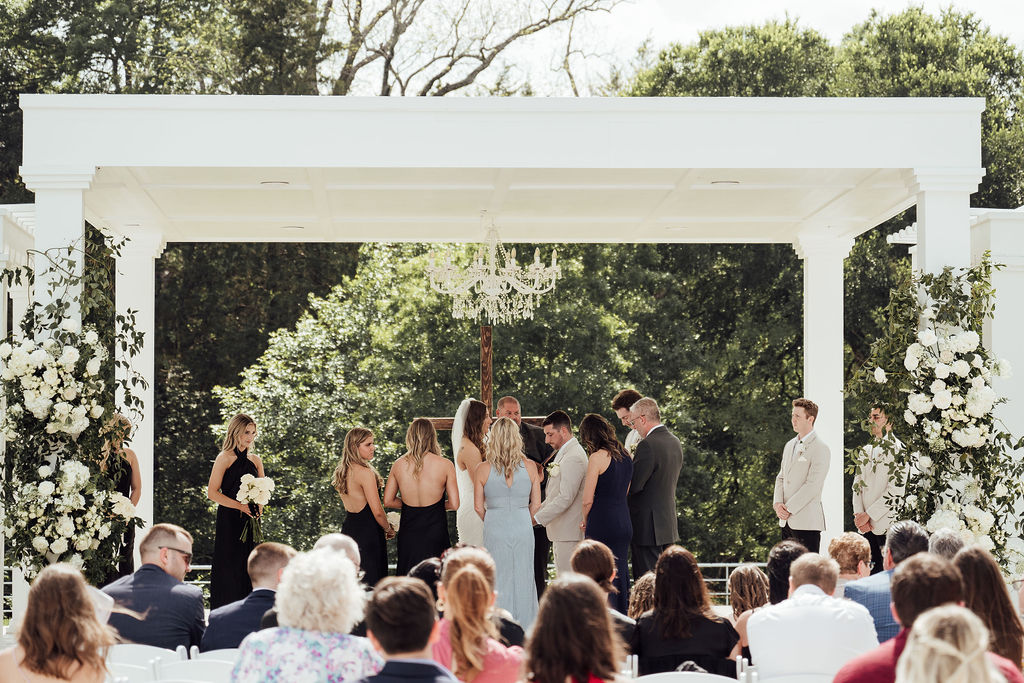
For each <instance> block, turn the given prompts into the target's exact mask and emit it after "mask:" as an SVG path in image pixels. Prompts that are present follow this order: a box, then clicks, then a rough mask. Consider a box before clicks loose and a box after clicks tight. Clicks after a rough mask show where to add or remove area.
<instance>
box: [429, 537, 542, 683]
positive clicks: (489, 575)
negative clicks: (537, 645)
mask: <svg viewBox="0 0 1024 683" xmlns="http://www.w3.org/2000/svg"><path fill="white" fill-rule="evenodd" d="M494 574H495V570H494V560H493V559H492V558H491V556H490V555H488V554H487V552H486V551H485V550H483V549H481V548H472V547H465V548H458V549H456V550H453V551H451V552H450V553H448V554H447V555H446V556H445V558H444V561H443V564H442V567H441V583H440V584H439V585H438V587H437V594H438V606H439V608H441V610H442V612H443V613H444V617H443V618H442V619H441V621H440V623H439V625H438V639H437V641H436V642H435V643H434V645H433V654H434V661H436V662H437V663H438V664H440V665H441V666H444V667H445V668H447V669H448V670H450V671H451V672H452V673H454V674H455V677H456V678H458V679H459V680H460V681H466V682H467V683H469V682H470V681H472V683H513V681H516V680H518V679H519V664H520V662H521V661H522V659H523V649H522V648H521V647H517V646H512V647H505V646H504V645H502V644H501V643H500V642H498V630H497V628H496V627H495V624H494V620H493V615H492V611H493V609H494V599H495V594H494Z"/></svg>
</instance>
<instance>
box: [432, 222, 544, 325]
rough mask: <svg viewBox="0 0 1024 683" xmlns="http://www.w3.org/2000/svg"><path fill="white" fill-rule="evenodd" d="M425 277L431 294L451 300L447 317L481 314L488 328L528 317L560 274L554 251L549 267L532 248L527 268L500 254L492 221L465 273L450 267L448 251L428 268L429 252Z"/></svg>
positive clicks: (513, 254)
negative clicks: (438, 294)
mask: <svg viewBox="0 0 1024 683" xmlns="http://www.w3.org/2000/svg"><path fill="white" fill-rule="evenodd" d="M485 248H486V254H485V251H484V250H485ZM499 255H500V259H499ZM427 275H428V276H430V287H431V289H433V290H434V291H435V292H439V293H441V294H447V295H449V296H451V297H453V301H452V317H454V318H457V319H458V318H474V319H477V320H479V319H480V316H481V315H486V316H487V318H488V319H489V320H490V321H491V322H492V323H508V322H511V321H513V320H516V319H520V318H533V309H534V308H535V307H536V306H537V305H538V304H539V303H540V295H541V294H546V293H547V292H550V291H551V290H552V289H554V288H555V281H556V280H558V278H559V276H560V275H561V270H560V269H559V267H558V261H557V255H556V252H555V250H552V251H551V265H550V266H545V265H544V264H543V263H541V262H540V249H537V250H535V251H534V254H533V263H531V264H530V265H529V266H526V267H520V266H519V264H518V263H516V250H515V249H513V250H512V251H511V252H506V251H505V247H503V246H502V244H501V238H500V237H498V230H497V229H496V228H495V227H494V222H493V221H488V230H487V240H486V242H485V243H484V245H482V246H481V248H480V249H479V250H477V253H476V256H475V257H474V258H473V262H472V264H471V265H470V266H469V267H468V268H466V269H462V268H459V267H458V266H456V265H454V264H453V263H452V255H451V252H450V251H449V252H448V253H447V254H445V257H444V262H443V263H442V264H440V265H434V255H433V253H431V255H430V265H429V266H427Z"/></svg>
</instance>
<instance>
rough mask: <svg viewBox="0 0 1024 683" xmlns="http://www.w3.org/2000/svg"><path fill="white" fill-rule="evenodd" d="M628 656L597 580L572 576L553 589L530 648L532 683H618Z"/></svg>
mask: <svg viewBox="0 0 1024 683" xmlns="http://www.w3.org/2000/svg"><path fill="white" fill-rule="evenodd" d="M624 655H625V652H624V650H623V647H622V641H621V640H620V639H619V636H618V634H616V633H615V630H614V629H613V628H612V622H611V617H610V616H609V614H608V601H607V599H606V598H605V594H604V592H603V591H602V590H601V589H600V588H599V587H598V586H597V584H595V583H594V582H593V580H591V579H590V578H588V577H586V576H579V575H575V574H567V575H565V576H560V577H559V578H558V580H557V581H554V582H553V583H551V584H549V585H548V587H547V588H546V589H545V590H544V596H543V597H542V598H541V601H540V610H539V612H538V614H537V625H536V626H535V627H534V629H533V632H532V633H531V634H530V639H529V641H528V642H527V643H526V676H525V679H526V680H527V681H531V682H532V683H599V682H600V681H614V680H616V674H617V673H618V670H619V665H620V664H621V662H622V661H623V659H624Z"/></svg>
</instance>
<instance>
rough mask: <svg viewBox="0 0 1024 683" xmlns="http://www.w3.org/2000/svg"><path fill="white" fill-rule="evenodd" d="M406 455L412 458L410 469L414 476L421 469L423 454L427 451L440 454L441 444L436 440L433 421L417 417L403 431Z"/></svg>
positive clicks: (418, 473)
mask: <svg viewBox="0 0 1024 683" xmlns="http://www.w3.org/2000/svg"><path fill="white" fill-rule="evenodd" d="M405 447H406V448H407V449H408V451H407V452H406V455H408V456H409V459H410V460H412V471H413V474H414V475H415V476H417V477H418V476H419V475H420V470H422V469H423V456H425V455H426V454H427V453H434V454H435V455H440V454H441V444H439V443H438V442H437V430H436V429H434V423H433V422H431V421H430V420H428V419H427V418H425V417H417V418H416V419H415V420H413V421H412V424H411V425H409V429H408V431H406V433H405Z"/></svg>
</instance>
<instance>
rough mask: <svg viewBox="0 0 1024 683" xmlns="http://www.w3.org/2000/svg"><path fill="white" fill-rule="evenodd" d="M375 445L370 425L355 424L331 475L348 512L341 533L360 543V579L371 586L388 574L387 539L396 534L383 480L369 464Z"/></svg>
mask: <svg viewBox="0 0 1024 683" xmlns="http://www.w3.org/2000/svg"><path fill="white" fill-rule="evenodd" d="M376 449H377V446H376V445H375V444H374V443H373V432H371V431H370V430H369V429H364V428H363V427H356V428H355V429H351V430H349V432H348V434H346V435H345V448H344V451H343V452H342V454H341V462H339V463H338V467H337V468H336V469H335V470H334V477H332V479H331V484H332V485H333V486H334V490H336V491H337V492H338V495H339V496H341V502H342V503H343V504H344V505H345V512H347V513H348V514H347V515H346V516H345V523H344V524H342V525H341V533H343V534H347V535H348V536H351V537H352V539H353V540H354V541H355V542H356V545H358V546H359V557H360V566H359V568H360V569H361V570H362V572H363V579H362V580H363V583H364V584H366V585H367V586H369V587H370V588H373V587H374V586H375V585H376V584H377V582H378V581H380V580H381V579H382V578H384V577H385V576H387V575H388V544H387V539H390V538H394V536H395V530H394V529H393V528H392V527H391V524H390V523H389V522H388V518H387V516H386V515H385V514H384V507H383V506H382V505H381V504H380V490H381V489H382V488H383V487H384V480H383V479H381V476H380V475H379V474H378V473H377V470H376V469H375V468H374V466H373V465H371V464H370V461H371V460H373V453H374V451H375V450H376Z"/></svg>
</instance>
